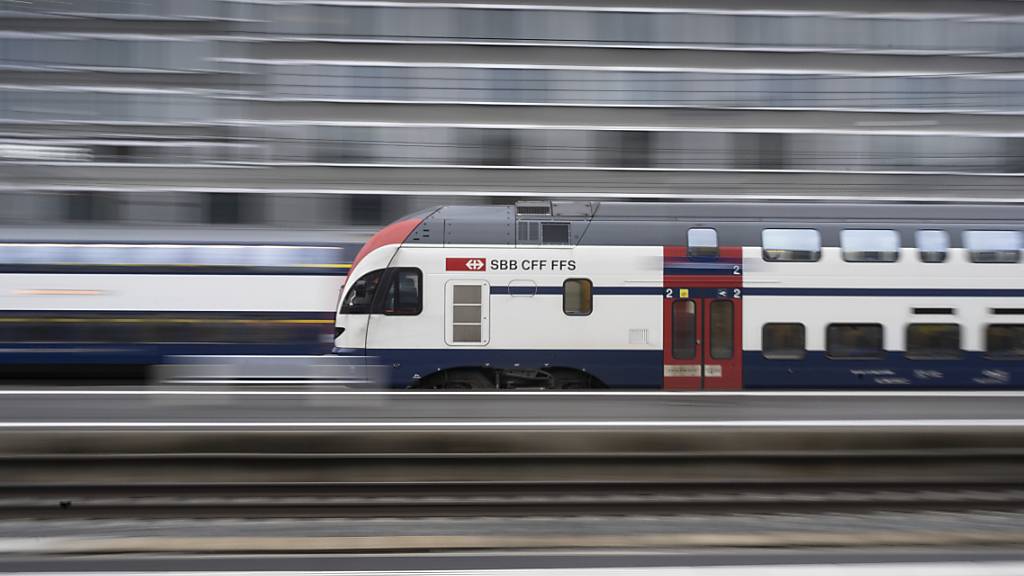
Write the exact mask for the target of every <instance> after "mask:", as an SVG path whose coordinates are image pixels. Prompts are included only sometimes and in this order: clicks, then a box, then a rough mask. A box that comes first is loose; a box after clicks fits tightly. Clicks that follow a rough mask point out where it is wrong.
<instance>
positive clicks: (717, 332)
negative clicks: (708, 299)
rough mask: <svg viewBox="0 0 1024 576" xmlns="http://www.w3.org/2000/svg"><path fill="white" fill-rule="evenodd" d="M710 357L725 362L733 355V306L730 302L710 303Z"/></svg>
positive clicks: (718, 301)
mask: <svg viewBox="0 0 1024 576" xmlns="http://www.w3.org/2000/svg"><path fill="white" fill-rule="evenodd" d="M708 325H709V327H710V328H711V357H712V358H714V359H716V360H727V359H729V358H732V354H733V306H732V301H731V300H715V301H714V302H712V303H711V320H710V322H709V324H708Z"/></svg>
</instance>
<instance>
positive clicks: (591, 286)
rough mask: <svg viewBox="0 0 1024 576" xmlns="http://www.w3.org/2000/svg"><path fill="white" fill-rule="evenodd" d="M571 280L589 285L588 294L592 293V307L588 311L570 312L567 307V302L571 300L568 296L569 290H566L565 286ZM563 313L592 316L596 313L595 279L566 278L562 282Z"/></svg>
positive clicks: (590, 299)
mask: <svg viewBox="0 0 1024 576" xmlns="http://www.w3.org/2000/svg"><path fill="white" fill-rule="evenodd" d="M570 282H582V283H585V284H586V286H587V294H589V295H590V298H589V301H590V308H589V309H588V310H587V311H586V312H570V311H569V310H568V309H567V308H566V304H567V303H568V301H569V300H568V296H567V292H566V290H565V288H566V286H568V285H569V283H570ZM562 313H563V314H565V315H566V316H590V315H591V314H593V313H594V281H593V280H591V279H590V278H566V279H565V281H563V282H562Z"/></svg>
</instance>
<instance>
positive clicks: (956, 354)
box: [903, 322, 964, 360]
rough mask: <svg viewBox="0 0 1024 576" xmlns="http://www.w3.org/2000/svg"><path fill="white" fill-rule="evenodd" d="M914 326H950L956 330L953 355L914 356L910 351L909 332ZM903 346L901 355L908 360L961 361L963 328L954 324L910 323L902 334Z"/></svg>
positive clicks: (962, 355)
mask: <svg viewBox="0 0 1024 576" xmlns="http://www.w3.org/2000/svg"><path fill="white" fill-rule="evenodd" d="M915 326H952V327H955V328H956V342H957V348H956V351H955V352H954V353H949V354H942V355H938V356H937V355H934V354H915V353H913V352H911V350H910V331H911V329H913V328H914V327H915ZM903 337H904V343H905V344H904V346H903V355H904V356H905V357H906V358H907V359H908V360H961V359H963V357H964V349H963V328H962V327H961V326H960V324H958V323H956V322H911V323H909V324H907V327H906V330H905V331H904V333H903Z"/></svg>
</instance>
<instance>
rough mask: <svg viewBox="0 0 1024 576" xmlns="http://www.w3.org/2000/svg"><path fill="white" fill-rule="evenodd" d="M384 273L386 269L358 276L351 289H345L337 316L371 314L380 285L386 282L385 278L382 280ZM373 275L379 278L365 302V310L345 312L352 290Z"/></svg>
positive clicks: (378, 269)
mask: <svg viewBox="0 0 1024 576" xmlns="http://www.w3.org/2000/svg"><path fill="white" fill-rule="evenodd" d="M386 271H387V269H386V268H377V269H376V270H370V271H369V272H367V273H366V274H363V275H362V276H360V277H359V278H358V279H357V280H356V281H355V282H354V283H353V284H352V288H349V289H347V290H346V291H345V295H344V296H343V297H342V299H341V304H340V305H339V306H338V314H371V313H372V312H373V305H374V301H375V300H376V299H377V298H378V296H377V295H378V294H379V292H380V286H381V283H383V282H384V281H385V280H386V278H384V275H385V274H384V273H385V272H386ZM373 274H376V275H378V277H380V280H378V282H377V284H376V286H374V288H373V294H371V295H370V297H369V298H368V299H367V302H366V304H365V308H366V309H365V310H358V311H355V312H353V311H352V310H351V309H348V310H346V308H345V307H346V306H347V305H348V304H349V302H348V300H349V298H350V297H351V296H352V290H355V289H356V285H358V284H359V283H360V282H362V281H364V280H366V279H367V278H369V277H370V276H371V275H373Z"/></svg>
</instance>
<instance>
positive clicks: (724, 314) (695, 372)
mask: <svg viewBox="0 0 1024 576" xmlns="http://www.w3.org/2000/svg"><path fill="white" fill-rule="evenodd" d="M665 251H666V252H665V286H664V289H665V298H664V303H663V306H664V314H663V325H664V332H663V338H662V341H663V342H664V353H663V361H664V382H663V384H664V387H665V389H666V390H739V389H741V388H742V387H743V345H742V311H743V305H742V303H743V301H742V298H741V297H742V253H741V250H740V249H739V248H730V247H722V248H721V249H720V251H719V253H717V254H716V255H715V256H714V257H690V256H688V255H687V249H686V248H682V247H667V248H666V249H665Z"/></svg>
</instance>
